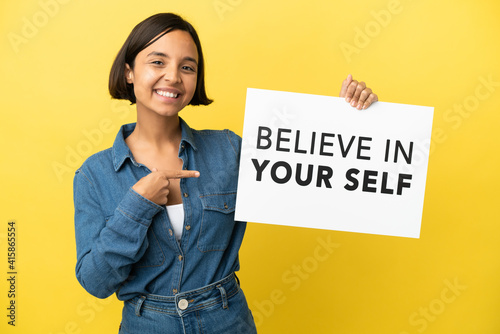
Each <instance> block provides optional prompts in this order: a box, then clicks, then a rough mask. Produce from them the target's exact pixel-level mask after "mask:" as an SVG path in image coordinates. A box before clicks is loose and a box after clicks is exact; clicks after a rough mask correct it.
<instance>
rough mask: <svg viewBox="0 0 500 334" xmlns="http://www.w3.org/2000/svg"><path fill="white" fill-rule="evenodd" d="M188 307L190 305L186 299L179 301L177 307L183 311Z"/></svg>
mask: <svg viewBox="0 0 500 334" xmlns="http://www.w3.org/2000/svg"><path fill="white" fill-rule="evenodd" d="M188 305H189V303H188V301H187V300H186V299H181V300H179V303H178V304H177V306H179V308H180V309H181V310H185V309H187V307H188Z"/></svg>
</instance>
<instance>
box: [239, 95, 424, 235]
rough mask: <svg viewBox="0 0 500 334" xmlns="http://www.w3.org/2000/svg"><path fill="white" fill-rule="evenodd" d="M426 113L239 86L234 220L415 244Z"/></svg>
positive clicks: (408, 107)
mask: <svg viewBox="0 0 500 334" xmlns="http://www.w3.org/2000/svg"><path fill="white" fill-rule="evenodd" d="M433 112H434V108H432V107H422V106H414V105H405V104H396V103H385V102H376V103H375V104H373V105H372V106H371V107H370V108H368V109H367V110H357V109H355V108H352V107H351V106H350V105H349V104H348V103H347V102H345V100H344V99H343V98H338V97H330V96H320V95H309V94H298V93H289V92H279V91H270V90H262V89H253V88H249V89H248V90H247V99H246V108H245V121H244V128H243V144H242V152H241V159H240V171H239V180H238V195H237V200H236V219H237V220H240V221H249V222H257V223H267V224H276V225H288V226H298V227H310V228H320V229H328V230H339V231H349V232H361V233H370V234H381V235H390V236H400V237H411V238H418V237H419V236H420V225H421V220H422V210H423V202H424V193H425V181H426V177H427V164H428V158H429V157H428V155H429V143H430V137H431V129H432V118H433Z"/></svg>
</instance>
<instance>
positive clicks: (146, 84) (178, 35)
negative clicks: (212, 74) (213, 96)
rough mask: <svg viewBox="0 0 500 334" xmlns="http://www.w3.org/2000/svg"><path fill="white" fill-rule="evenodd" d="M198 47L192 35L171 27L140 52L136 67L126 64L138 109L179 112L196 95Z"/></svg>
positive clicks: (166, 113)
mask: <svg viewBox="0 0 500 334" xmlns="http://www.w3.org/2000/svg"><path fill="white" fill-rule="evenodd" d="M197 73H198V50H197V49H196V45H195V44H194V41H193V38H192V37H191V35H190V34H189V33H188V32H186V31H183V30H174V31H171V32H169V33H167V34H165V35H164V36H162V37H161V38H160V39H158V40H157V41H156V42H154V43H153V44H151V45H150V46H148V47H147V48H145V49H144V50H142V51H141V52H139V53H138V54H137V56H136V58H135V64H134V69H131V68H130V66H129V64H126V71H125V75H126V76H127V82H128V83H131V84H133V85H134V93H135V97H136V103H137V111H138V112H141V111H142V110H144V111H150V112H154V113H157V114H159V115H162V116H176V115H177V113H178V112H179V111H181V110H182V109H183V108H184V107H185V106H186V105H187V104H188V103H189V102H190V101H191V99H192V98H193V95H194V92H195V90H196V78H197Z"/></svg>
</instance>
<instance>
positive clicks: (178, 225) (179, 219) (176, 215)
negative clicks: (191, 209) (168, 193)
mask: <svg viewBox="0 0 500 334" xmlns="http://www.w3.org/2000/svg"><path fill="white" fill-rule="evenodd" d="M166 208H167V214H168V218H169V219H170V223H171V224H172V228H173V229H174V234H175V238H176V239H177V241H179V240H181V236H182V230H183V227H184V206H183V205H182V204H174V205H167V206H166Z"/></svg>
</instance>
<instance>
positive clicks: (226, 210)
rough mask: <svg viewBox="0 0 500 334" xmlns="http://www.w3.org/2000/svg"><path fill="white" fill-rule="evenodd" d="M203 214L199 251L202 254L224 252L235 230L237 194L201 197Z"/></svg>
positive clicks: (229, 193)
mask: <svg viewBox="0 0 500 334" xmlns="http://www.w3.org/2000/svg"><path fill="white" fill-rule="evenodd" d="M200 199H201V202H202V206H203V213H202V218H201V227H200V234H199V236H198V249H199V250H200V251H202V252H210V251H224V250H225V249H226V247H227V245H228V244H229V241H230V239H231V235H232V232H233V228H234V224H235V222H234V208H235V206H236V192H228V193H218V194H206V195H201V196H200Z"/></svg>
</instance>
